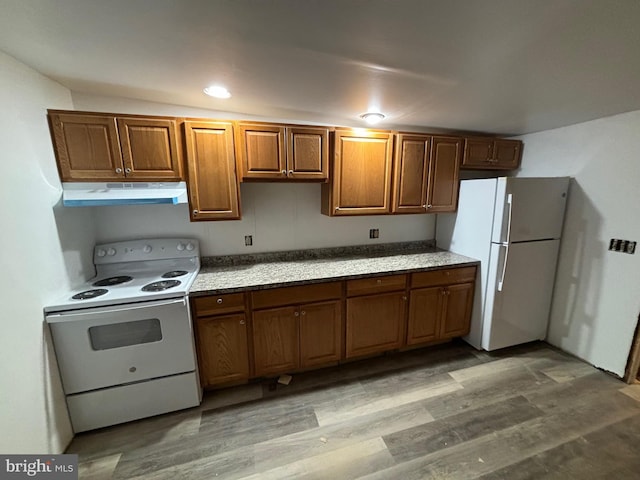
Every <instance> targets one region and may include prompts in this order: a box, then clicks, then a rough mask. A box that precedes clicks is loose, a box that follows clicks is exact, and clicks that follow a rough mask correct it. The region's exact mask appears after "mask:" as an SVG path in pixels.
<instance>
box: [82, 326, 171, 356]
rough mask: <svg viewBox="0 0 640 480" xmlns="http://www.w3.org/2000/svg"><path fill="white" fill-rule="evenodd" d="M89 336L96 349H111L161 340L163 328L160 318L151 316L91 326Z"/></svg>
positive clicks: (92, 345)
mask: <svg viewBox="0 0 640 480" xmlns="http://www.w3.org/2000/svg"><path fill="white" fill-rule="evenodd" d="M89 338H90V339H91V348H93V349H94V350H109V349H111V348H120V347H128V346H130V345H140V344H142V343H151V342H159V341H160V340H162V329H161V328H160V320H158V319H157V318H150V319H148V320H136V321H134V322H123V323H115V324H113V325H98V326H97V327H91V328H89Z"/></svg>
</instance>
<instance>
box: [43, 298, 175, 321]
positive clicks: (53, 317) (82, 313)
mask: <svg viewBox="0 0 640 480" xmlns="http://www.w3.org/2000/svg"><path fill="white" fill-rule="evenodd" d="M176 304H181V305H184V306H186V304H187V301H186V299H184V298H179V299H174V300H169V301H166V302H160V301H159V302H150V303H140V304H133V305H132V304H126V305H116V306H111V307H110V306H106V307H98V308H96V309H94V310H78V311H75V312H63V313H49V314H48V315H47V323H58V322H67V321H73V320H74V317H78V318H79V319H86V318H87V317H90V316H92V315H104V314H105V313H117V312H132V311H136V310H144V309H149V308H157V307H166V306H169V305H176ZM118 307H121V308H118Z"/></svg>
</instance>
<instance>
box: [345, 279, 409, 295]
mask: <svg viewBox="0 0 640 480" xmlns="http://www.w3.org/2000/svg"><path fill="white" fill-rule="evenodd" d="M406 285H407V276H406V275H387V276H385V277H373V278H362V279H359V280H349V281H348V282H347V296H349V297H353V296H356V295H367V294H369V293H382V292H394V291H397V290H403V289H404V288H405V287H406Z"/></svg>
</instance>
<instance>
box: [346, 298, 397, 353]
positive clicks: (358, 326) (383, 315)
mask: <svg viewBox="0 0 640 480" xmlns="http://www.w3.org/2000/svg"><path fill="white" fill-rule="evenodd" d="M405 306H406V297H405V295H404V293H403V292H398V293H386V294H382V295H367V296H364V297H355V298H349V299H347V339H346V356H347V358H352V357H358V356H361V355H368V354H371V353H377V352H384V351H386V350H393V349H394V348H399V347H401V346H402V345H403V338H402V337H403V332H404V323H405V311H406V309H405Z"/></svg>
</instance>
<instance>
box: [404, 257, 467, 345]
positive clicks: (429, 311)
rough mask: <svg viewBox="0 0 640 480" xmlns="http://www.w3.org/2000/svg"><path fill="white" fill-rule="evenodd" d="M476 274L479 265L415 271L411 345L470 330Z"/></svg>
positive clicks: (457, 335)
mask: <svg viewBox="0 0 640 480" xmlns="http://www.w3.org/2000/svg"><path fill="white" fill-rule="evenodd" d="M475 275H476V267H465V268H457V269H447V270H438V271H435V272H424V273H417V274H413V276H412V279H411V287H412V288H411V290H410V294H409V316H408V320H407V345H419V344H422V343H428V342H433V341H436V340H444V339H448V338H454V337H461V336H464V335H466V334H467V333H469V328H470V326H471V324H470V322H471V309H472V306H473V294H474V279H475ZM432 285H433V286H432ZM415 287H425V288H415Z"/></svg>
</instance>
